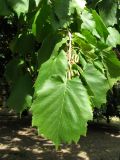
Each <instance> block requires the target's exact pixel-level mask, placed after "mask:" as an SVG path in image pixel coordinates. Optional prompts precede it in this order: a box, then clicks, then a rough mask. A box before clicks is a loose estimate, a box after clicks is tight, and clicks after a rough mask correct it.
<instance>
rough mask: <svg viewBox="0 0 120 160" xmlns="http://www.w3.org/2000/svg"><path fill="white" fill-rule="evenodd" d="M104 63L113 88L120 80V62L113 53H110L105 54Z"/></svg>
mask: <svg viewBox="0 0 120 160" xmlns="http://www.w3.org/2000/svg"><path fill="white" fill-rule="evenodd" d="M103 62H104V65H105V67H106V70H107V72H108V78H109V80H110V82H111V86H112V85H113V84H114V83H115V82H116V81H117V80H120V61H119V59H118V58H117V56H116V54H115V53H114V52H113V51H111V52H108V53H103Z"/></svg>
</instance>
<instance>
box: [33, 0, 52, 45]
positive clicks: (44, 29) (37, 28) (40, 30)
mask: <svg viewBox="0 0 120 160" xmlns="http://www.w3.org/2000/svg"><path fill="white" fill-rule="evenodd" d="M49 14H50V6H49V5H48V4H47V2H46V0H44V2H43V3H42V4H41V7H40V8H39V10H38V11H37V12H36V14H35V16H34V21H33V24H32V33H33V34H34V35H35V36H36V38H37V40H38V41H39V42H42V41H43V39H44V38H45V37H46V36H47V35H48V34H49V33H50V32H52V30H51V26H50V25H49V23H48V22H47V20H48V16H49ZM46 33H47V34H46Z"/></svg>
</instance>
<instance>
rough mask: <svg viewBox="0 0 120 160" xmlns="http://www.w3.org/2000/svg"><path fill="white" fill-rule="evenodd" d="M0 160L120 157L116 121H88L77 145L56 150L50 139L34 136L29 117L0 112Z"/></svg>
mask: <svg viewBox="0 0 120 160" xmlns="http://www.w3.org/2000/svg"><path fill="white" fill-rule="evenodd" d="M0 112H1V111H0ZM0 160H120V121H118V123H117V125H116V124H115V125H114V124H113V123H112V124H110V125H107V124H103V123H102V124H101V123H100V124H96V123H94V124H91V125H90V126H89V128H88V133H87V136H86V137H81V139H80V141H79V142H78V144H72V145H65V144H64V145H61V146H60V149H59V150H57V151H56V149H55V146H54V145H53V144H52V143H51V141H49V140H46V139H44V138H42V137H40V136H38V135H37V130H36V129H35V128H32V127H31V126H30V118H29V117H23V118H22V119H20V118H18V117H17V116H11V115H9V116H5V115H4V116H3V115H2V114H0Z"/></svg>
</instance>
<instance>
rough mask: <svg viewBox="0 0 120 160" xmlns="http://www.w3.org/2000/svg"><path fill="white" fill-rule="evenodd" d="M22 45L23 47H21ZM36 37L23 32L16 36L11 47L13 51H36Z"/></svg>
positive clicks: (22, 53) (21, 53)
mask: <svg viewBox="0 0 120 160" xmlns="http://www.w3.org/2000/svg"><path fill="white" fill-rule="evenodd" d="M21 46H22V47H21ZM34 46H35V37H34V36H33V35H32V34H29V33H23V34H22V35H18V36H16V37H15V38H14V39H13V41H12V42H11V43H10V49H11V51H12V52H13V53H19V54H20V55H25V54H27V53H34V52H35V47H34Z"/></svg>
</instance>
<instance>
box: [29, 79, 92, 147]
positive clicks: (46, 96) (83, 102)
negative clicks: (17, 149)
mask: <svg viewBox="0 0 120 160" xmlns="http://www.w3.org/2000/svg"><path fill="white" fill-rule="evenodd" d="M31 110H32V114H33V119H32V125H33V126H37V127H38V131H39V134H43V135H44V136H46V137H47V138H50V139H51V140H52V141H53V142H54V143H55V144H56V145H59V144H60V143H61V142H68V143H71V142H72V141H75V142H77V141H78V140H79V137H80V135H85V134H86V127H87V121H88V120H91V119H92V108H91V103H90V100H89V97H88V93H87V90H86V89H85V87H84V86H83V84H82V82H81V81H80V79H79V78H74V79H72V80H68V81H67V79H64V80H63V79H62V78H61V77H59V76H57V77H54V78H52V79H49V80H47V81H46V82H45V83H44V85H43V86H40V87H39V90H38V96H37V98H36V99H35V100H34V102H33V105H32V108H31Z"/></svg>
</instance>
